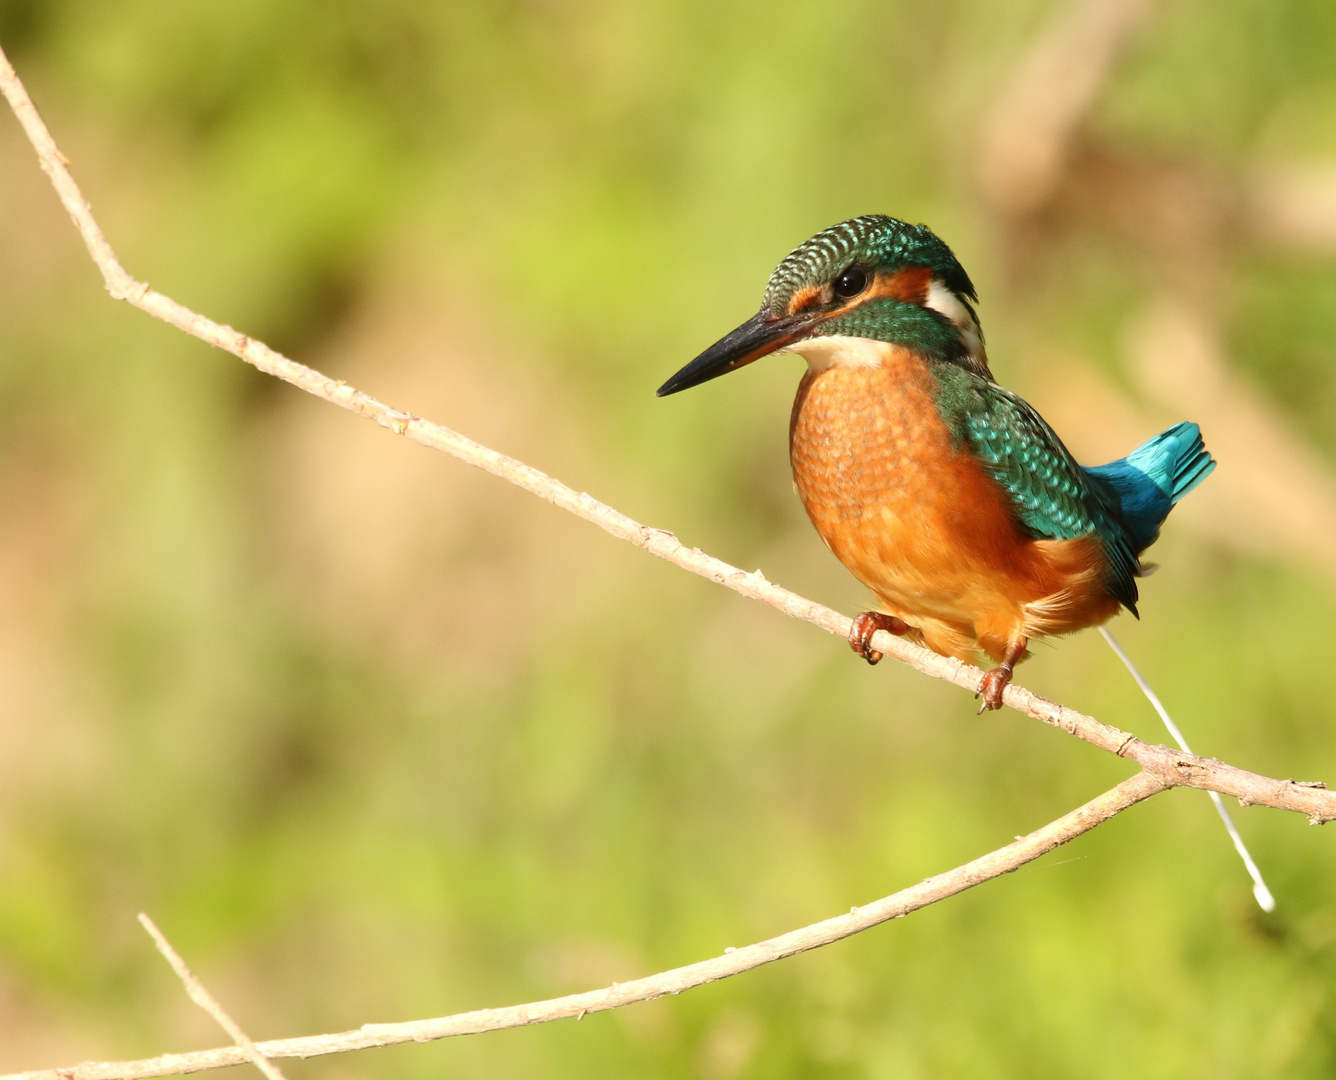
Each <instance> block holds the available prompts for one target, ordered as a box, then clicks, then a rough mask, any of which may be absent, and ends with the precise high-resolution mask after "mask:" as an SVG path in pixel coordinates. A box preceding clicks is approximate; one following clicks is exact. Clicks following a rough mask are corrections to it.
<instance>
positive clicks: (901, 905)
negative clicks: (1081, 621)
mask: <svg viewBox="0 0 1336 1080" xmlns="http://www.w3.org/2000/svg"><path fill="white" fill-rule="evenodd" d="M1173 786H1174V783H1173V781H1172V780H1168V779H1166V778H1164V777H1160V776H1156V775H1154V774H1152V773H1150V772H1147V771H1145V770H1143V771H1141V772H1139V773H1137V774H1136V775H1135V776H1132V777H1130V778H1128V779H1127V780H1124V781H1123V782H1122V783H1121V784H1119V785H1118V786H1117V787H1114V788H1111V789H1109V790H1108V791H1106V792H1104V794H1102V795H1100V796H1098V797H1097V798H1094V799H1091V800H1090V802H1088V803H1086V804H1085V805H1084V806H1080V807H1078V808H1077V809H1075V810H1073V811H1071V813H1069V814H1064V815H1063V816H1062V817H1060V818H1058V819H1057V820H1056V821H1053V822H1050V823H1049V824H1048V825H1045V826H1044V827H1043V828H1042V829H1038V830H1036V831H1035V832H1032V833H1030V834H1029V835H1028V836H1023V837H1018V838H1017V839H1016V840H1015V841H1014V842H1013V843H1010V844H1008V845H1007V846H1006V847H1003V848H998V849H997V850H996V851H992V852H989V853H988V854H987V855H984V856H982V857H980V858H978V859H975V860H974V861H973V862H968V863H965V864H964V865H963V866H958V867H956V868H955V869H954V870H950V871H948V872H947V873H945V874H939V875H937V876H936V877H930V878H928V879H926V880H925V881H922V882H920V883H919V884H917V885H913V886H911V887H910V888H908V889H902V890H901V891H900V892H897V893H893V894H892V895H890V896H887V897H884V898H882V899H881V900H874V901H873V902H872V903H870V904H866V905H864V906H862V907H855V908H853V909H852V910H851V911H850V912H849V913H848V914H847V915H837V916H836V917H835V918H833V919H826V920H824V921H823V922H819V923H814V924H813V925H811V926H805V927H803V928H802V929H800V930H793V931H790V932H789V933H787V934H781V935H780V936H779V937H775V938H770V939H769V940H768V941H760V942H757V943H756V944H755V945H747V946H744V947H742V948H738V949H726V950H725V951H724V952H723V954H722V955H720V956H716V957H713V958H712V959H710V960H702V961H700V962H698V963H695V964H688V965H687V966H685V967H680V968H673V969H672V970H670V971H662V972H659V973H658V974H657V975H650V976H648V977H647V978H644V979H635V980H633V981H631V982H624V983H613V985H611V986H608V987H605V988H604V989H602V990H591V991H589V992H587V993H583V994H569V995H567V996H566V997H559V998H552V999H550V1000H548V1001H533V1002H529V1003H528V1004H525V1005H508V1006H505V1007H503V1008H499V1009H477V1010H474V1011H472V1012H466V1013H456V1014H455V1015H453V1016H442V1017H438V1018H436V1019H432V1020H413V1021H409V1022H407V1023H400V1024H366V1025H364V1026H363V1027H360V1028H357V1029H355V1030H353V1031H340V1032H336V1033H333V1034H329V1035H310V1036H306V1037H304V1038H298V1039H274V1040H272V1041H270V1042H262V1043H257V1044H256V1049H257V1050H259V1051H260V1052H261V1053H263V1054H264V1055H265V1056H266V1057H270V1058H283V1057H302V1058H306V1057H315V1056H317V1055H320V1054H337V1053H343V1052H346V1051H349V1050H366V1049H370V1048H372V1047H379V1046H392V1045H395V1044H397V1043H406V1042H431V1041H433V1040H435V1039H444V1038H448V1037H450V1036H452V1035H470V1034H475V1033H478V1032H482V1031H498V1030H501V1029H503V1028H514V1027H524V1026H527V1025H529V1024H542V1023H546V1022H547V1021H549V1020H561V1019H566V1018H570V1017H577V1018H578V1017H582V1016H584V1015H585V1014H586V1013H591V1012H602V1011H604V1010H606V1009H616V1008H619V1007H620V1006H623V1005H630V1004H633V1003H634V1002H638V1001H651V1000H653V999H654V998H659V997H663V996H664V995H665V994H679V993H681V992H682V991H683V990H690V989H691V988H692V987H696V986H702V985H704V984H705V983H709V982H717V981H718V980H720V979H725V978H728V977H729V976H730V975H738V974H740V973H742V972H744V971H750V970H752V969H753V968H756V967H760V966H761V965H762V964H769V963H773V962H774V961H776V960H782V959H783V958H785V957H787V956H794V955H796V954H797V953H801V952H807V951H808V950H809V949H816V948H819V947H821V946H822V945H829V944H830V943H831V942H835V941H839V940H841V939H842V938H847V937H850V936H851V935H853V934H857V933H859V932H860V931H862V930H867V929H869V928H870V927H873V926H876V925H878V924H879V923H884V922H886V921H887V920H889V919H898V918H900V917H901V916H903V915H908V914H909V913H910V912H911V911H917V910H918V909H919V908H923V907H927V906H928V905H929V904H935V903H937V902H938V901H939V900H945V899H946V898H947V897H949V896H955V895H956V894H957V893H961V892H964V891H965V890H966V889H971V888H973V887H974V886H975V885H979V884H982V883H983V882H985V881H990V880H992V879H993V878H995V877H998V876H1000V875H1002V874H1007V873H1010V872H1011V871H1013V870H1015V869H1017V868H1018V867H1021V866H1024V865H1025V864H1026V863H1028V862H1031V861H1033V860H1034V859H1037V858H1039V857H1040V856H1041V855H1044V854H1046V853H1047V852H1050V851H1052V850H1053V849H1054V848H1056V847H1060V846H1061V845H1063V844H1065V843H1067V842H1068V841H1069V840H1072V839H1074V838H1076V837H1078V836H1080V835H1081V834H1082V833H1085V832H1089V831H1090V830H1091V829H1093V828H1094V827H1095V826H1096V825H1099V824H1100V823H1101V822H1104V821H1107V820H1108V819H1109V818H1111V817H1113V816H1114V815H1115V814H1117V813H1119V812H1120V811H1122V810H1126V809H1127V808H1128V807H1129V806H1132V805H1134V804H1135V803H1138V802H1141V801H1142V800H1143V799H1148V798H1150V797H1151V796H1152V795H1155V794H1157V793H1159V792H1161V791H1164V790H1166V789H1167V788H1170V787H1173ZM246 1060H247V1059H246V1055H245V1052H244V1051H243V1050H242V1049H241V1048H240V1047H236V1046H226V1047H219V1048H217V1049H215V1050H199V1051H196V1052H194V1053H186V1054H164V1055H162V1056H161V1057H156V1058H147V1059H144V1060H141V1061H119V1062H113V1061H101V1062H87V1063H85V1064H82V1065H72V1066H69V1067H66V1068H62V1069H40V1070H36V1071H33V1072H25V1073H15V1074H12V1075H10V1076H2V1077H0V1080H137V1078H139V1077H147V1076H169V1075H172V1074H174V1073H186V1072H199V1071H201V1070H203V1069H218V1068H222V1067H224V1066H227V1065H240V1064H243V1063H244V1062H245V1061H246Z"/></svg>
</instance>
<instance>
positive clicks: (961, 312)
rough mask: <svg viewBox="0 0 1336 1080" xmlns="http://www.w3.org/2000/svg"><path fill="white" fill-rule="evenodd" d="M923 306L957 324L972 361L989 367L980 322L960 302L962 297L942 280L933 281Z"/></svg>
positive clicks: (935, 279)
mask: <svg viewBox="0 0 1336 1080" xmlns="http://www.w3.org/2000/svg"><path fill="white" fill-rule="evenodd" d="M923 306H924V307H928V308H932V310H933V311H936V312H938V313H940V314H942V315H945V316H946V317H947V318H948V319H950V320H951V321H952V322H953V323H955V324H956V328H957V329H958V330H959V331H960V340H961V341H962V342H964V345H965V348H966V349H967V350H968V351H969V354H970V357H971V359H973V360H975V361H981V362H982V363H983V364H984V366H985V367H986V366H987V364H988V354H987V353H985V352H984V349H983V334H982V333H980V331H979V324H978V322H977V321H976V320H975V318H974V316H973V315H971V314H970V309H969V308H967V307H966V306H965V305H964V304H962V303H961V302H960V297H958V296H957V295H956V294H955V293H953V292H952V291H951V290H950V289H949V288H948V287H947V286H946V283H945V282H943V281H942V279H941V278H933V279H932V284H931V285H929V286H928V298H927V299H926V300H924V301H923Z"/></svg>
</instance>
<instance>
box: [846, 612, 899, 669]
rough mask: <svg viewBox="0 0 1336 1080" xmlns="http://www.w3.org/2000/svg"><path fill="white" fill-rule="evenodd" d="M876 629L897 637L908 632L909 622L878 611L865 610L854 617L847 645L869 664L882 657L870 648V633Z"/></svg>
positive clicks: (873, 632)
mask: <svg viewBox="0 0 1336 1080" xmlns="http://www.w3.org/2000/svg"><path fill="white" fill-rule="evenodd" d="M878 630H885V631H887V632H888V633H891V634H895V635H896V636H897V637H898V636H899V635H900V634H905V633H908V632H909V624H908V623H907V622H905V621H904V620H903V619H897V618H896V617H895V616H894V615H887V614H884V613H883V612H880V611H865V612H863V613H862V614H861V615H859V616H858V617H857V618H856V619H854V625H853V628H852V629H851V630H850V631H849V647H850V648H852V649H853V651H854V652H856V653H857V654H858V655H859V656H861V657H862V658H863V659H864V660H866V661H867V662H868V663H869V664H875V663H877V661H878V660H880V659H881V658H882V654H881V653H879V652H877V650H876V649H874V648H872V644H871V642H872V635H873V634H875V633H876V632H877V631H878Z"/></svg>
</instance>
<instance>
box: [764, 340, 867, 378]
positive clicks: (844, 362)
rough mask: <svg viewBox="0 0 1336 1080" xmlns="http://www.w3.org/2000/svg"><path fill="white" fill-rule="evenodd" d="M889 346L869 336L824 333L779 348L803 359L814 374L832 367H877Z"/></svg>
mask: <svg viewBox="0 0 1336 1080" xmlns="http://www.w3.org/2000/svg"><path fill="white" fill-rule="evenodd" d="M890 347H891V346H890V345H888V344H887V343H886V342H884V341H876V340H875V339H873V338H863V337H845V336H844V335H843V334H828V335H825V336H823V337H811V338H804V339H803V340H802V341H795V342H794V343H793V344H792V345H789V346H788V347H787V348H785V349H782V350H781V351H782V352H791V353H797V354H798V355H799V356H801V357H802V358H803V359H804V360H806V361H807V370H808V371H810V372H811V373H812V374H813V375H816V374H819V373H820V372H822V371H825V370H826V369H827V368H833V367H853V368H875V367H881V362H882V360H883V359H884V358H885V356H886V352H887V350H888V349H889V348H890Z"/></svg>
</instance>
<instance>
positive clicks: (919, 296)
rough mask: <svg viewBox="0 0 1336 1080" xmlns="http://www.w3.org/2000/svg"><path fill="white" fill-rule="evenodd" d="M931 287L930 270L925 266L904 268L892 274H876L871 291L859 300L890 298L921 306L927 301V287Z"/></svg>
mask: <svg viewBox="0 0 1336 1080" xmlns="http://www.w3.org/2000/svg"><path fill="white" fill-rule="evenodd" d="M930 285H932V269H931V268H930V267H927V266H906V267H903V268H902V269H900V270H897V271H896V272H895V273H893V274H884V273H882V274H878V275H877V276H876V278H875V280H873V282H872V289H871V291H870V292H868V293H864V294H863V296H860V297H858V299H859V300H870V299H871V298H872V297H874V296H891V297H894V298H895V299H896V300H899V301H901V302H903V303H906V304H922V303H924V301H926V300H927V299H928V287H929V286H930Z"/></svg>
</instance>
